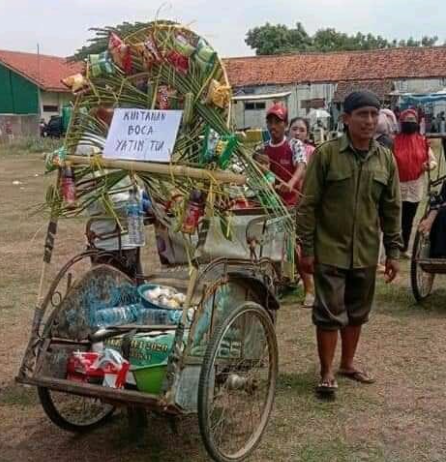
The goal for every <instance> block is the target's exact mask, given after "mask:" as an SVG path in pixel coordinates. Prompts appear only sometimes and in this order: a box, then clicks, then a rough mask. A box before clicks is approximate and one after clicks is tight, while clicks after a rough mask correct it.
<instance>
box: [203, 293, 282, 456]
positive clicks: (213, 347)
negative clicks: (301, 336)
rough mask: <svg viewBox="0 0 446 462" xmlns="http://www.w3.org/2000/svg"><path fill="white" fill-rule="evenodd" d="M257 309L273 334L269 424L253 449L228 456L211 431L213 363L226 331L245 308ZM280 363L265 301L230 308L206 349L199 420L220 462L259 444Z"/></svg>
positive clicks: (206, 441) (207, 444)
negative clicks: (208, 416)
mask: <svg viewBox="0 0 446 462" xmlns="http://www.w3.org/2000/svg"><path fill="white" fill-rule="evenodd" d="M253 310H254V311H256V312H257V313H258V315H259V317H260V319H261V320H263V322H264V326H265V327H266V330H267V331H269V335H271V340H272V350H273V351H272V355H273V360H272V376H273V383H272V392H271V396H270V398H269V399H268V401H267V403H266V406H269V409H268V410H267V415H266V418H265V424H264V426H263V428H262V430H261V431H260V433H259V435H258V438H257V441H256V442H255V443H254V444H253V445H252V446H251V447H250V448H249V450H248V451H247V452H246V453H244V454H243V455H242V456H241V457H238V458H236V459H235V458H227V457H225V456H224V455H223V454H221V453H220V451H219V450H218V448H217V447H216V446H215V444H214V441H213V439H212V438H211V436H210V433H209V427H208V422H207V414H208V413H207V407H208V406H207V399H206V395H207V391H208V389H209V381H210V376H211V372H212V369H211V368H212V364H213V363H214V356H215V355H216V354H217V352H218V349H219V344H220V341H221V340H222V337H223V335H224V334H225V331H226V329H227V327H228V326H229V325H230V324H231V323H232V322H233V321H234V320H235V319H236V318H238V317H239V316H240V315H241V314H242V313H243V312H245V311H253ZM278 366H279V357H278V345H277V337H276V332H275V329H274V324H273V321H272V319H271V316H270V314H269V313H268V312H267V310H266V309H265V308H264V307H262V306H261V305H259V304H257V303H254V302H246V303H244V304H242V305H240V306H239V307H237V308H235V309H234V310H233V311H231V312H230V314H229V315H228V317H227V318H226V319H224V320H223V321H222V322H221V323H220V325H219V326H218V327H217V328H216V329H215V331H214V334H213V336H212V338H211V341H210V342H209V345H208V347H207V349H206V353H205V355H204V358H203V364H202V367H201V373H200V380H199V384H198V424H199V427H200V433H201V437H202V439H203V443H204V446H205V448H206V450H207V452H208V454H209V455H210V456H211V457H212V459H213V460H214V461H216V462H241V461H242V460H245V459H246V458H247V457H249V456H250V455H251V454H252V453H253V452H254V451H255V449H256V448H257V446H258V445H259V443H260V441H261V439H262V436H263V433H264V432H265V430H266V427H267V424H268V420H269V416H270V415H271V411H272V408H273V405H274V398H275V391H276V386H277V377H278V368H279V367H278Z"/></svg>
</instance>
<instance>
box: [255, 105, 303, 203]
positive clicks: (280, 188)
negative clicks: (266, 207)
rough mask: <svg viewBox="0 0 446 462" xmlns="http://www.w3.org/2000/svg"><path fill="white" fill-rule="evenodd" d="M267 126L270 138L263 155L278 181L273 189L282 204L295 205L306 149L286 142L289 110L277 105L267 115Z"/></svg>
mask: <svg viewBox="0 0 446 462" xmlns="http://www.w3.org/2000/svg"><path fill="white" fill-rule="evenodd" d="M266 125H267V127H268V131H269V133H270V135H271V139H270V141H268V142H267V143H266V144H265V147H264V153H265V155H267V156H268V158H269V160H270V168H271V171H272V172H273V173H274V175H275V176H276V180H278V183H277V186H276V190H277V192H278V194H279V196H280V197H281V199H282V201H283V202H284V204H285V205H287V206H289V207H293V206H296V204H297V201H298V185H299V183H300V182H301V180H302V178H303V177H304V173H305V168H306V163H307V160H306V154H305V146H304V144H303V143H302V142H301V141H299V140H292V142H289V141H288V140H287V138H286V136H285V132H286V129H287V126H288V111H287V110H286V108H285V107H284V106H282V105H281V104H279V103H277V104H274V105H273V106H271V107H270V108H269V110H268V112H267V113H266Z"/></svg>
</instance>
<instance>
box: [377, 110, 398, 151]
mask: <svg viewBox="0 0 446 462" xmlns="http://www.w3.org/2000/svg"><path fill="white" fill-rule="evenodd" d="M397 131H398V121H397V120H396V117H395V114H394V113H393V112H392V111H391V110H390V109H381V111H379V118H378V125H377V127H376V134H375V140H376V141H378V143H380V144H382V145H383V146H384V147H385V148H388V149H392V148H393V140H394V139H395V134H396V133H397Z"/></svg>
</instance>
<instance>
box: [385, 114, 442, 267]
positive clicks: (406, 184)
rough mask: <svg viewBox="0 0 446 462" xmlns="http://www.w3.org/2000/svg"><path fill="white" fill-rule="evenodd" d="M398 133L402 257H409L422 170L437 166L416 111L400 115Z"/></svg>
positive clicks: (421, 191)
mask: <svg viewBox="0 0 446 462" xmlns="http://www.w3.org/2000/svg"><path fill="white" fill-rule="evenodd" d="M400 122H401V133H399V134H398V135H396V137H395V141H394V146H393V153H394V156H395V159H396V163H397V165H398V172H399V176H400V187H401V199H402V201H403V209H402V218H401V220H402V232H403V248H402V251H403V256H404V257H405V258H410V257H411V255H410V252H409V243H410V237H411V234H412V227H413V222H414V219H415V216H416V214H417V210H418V205H419V203H420V202H421V200H422V199H423V193H424V183H425V181H424V173H425V172H427V171H429V170H432V169H434V168H435V167H436V166H437V163H436V161H435V156H434V153H433V152H432V150H431V148H430V146H429V143H428V141H427V139H426V138H425V137H424V136H422V135H420V133H419V124H418V114H417V111H416V110H415V109H407V110H406V111H403V112H402V113H401V116H400Z"/></svg>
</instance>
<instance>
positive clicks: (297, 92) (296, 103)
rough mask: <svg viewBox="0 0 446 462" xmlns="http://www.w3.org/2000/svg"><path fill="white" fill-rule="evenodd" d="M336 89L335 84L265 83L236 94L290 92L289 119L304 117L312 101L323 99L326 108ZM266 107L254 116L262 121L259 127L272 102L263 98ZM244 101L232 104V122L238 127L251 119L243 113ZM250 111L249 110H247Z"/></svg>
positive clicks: (315, 102) (319, 101)
mask: <svg viewBox="0 0 446 462" xmlns="http://www.w3.org/2000/svg"><path fill="white" fill-rule="evenodd" d="M335 91H336V84H308V85H307V84H304V85H267V86H258V87H246V88H239V89H238V90H236V94H239V93H240V94H241V93H244V94H247V95H248V94H249V95H263V94H273V93H282V92H290V96H289V97H288V98H287V103H286V105H287V107H288V112H289V117H290V119H291V118H293V117H305V116H307V115H308V113H309V111H310V109H311V104H312V102H313V103H314V104H316V105H320V104H321V100H323V102H324V104H323V107H325V108H328V107H329V105H330V104H331V102H332V100H333V96H334V93H335ZM265 103H266V107H265V109H264V110H262V111H259V112H258V114H256V116H255V118H256V119H257V120H260V121H262V125H261V127H264V125H265V123H264V120H265V114H266V111H267V110H268V108H269V106H271V104H273V103H274V101H272V100H265ZM245 112H246V111H245V107H244V103H243V102H241V101H239V102H237V103H236V104H234V123H235V125H236V127H238V128H244V127H247V126H248V125H249V124H246V122H247V121H249V120H252V119H253V117H252V116H251V115H249V116H247V115H246V114H245ZM249 112H251V111H249Z"/></svg>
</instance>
